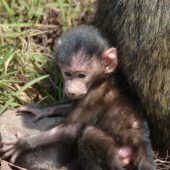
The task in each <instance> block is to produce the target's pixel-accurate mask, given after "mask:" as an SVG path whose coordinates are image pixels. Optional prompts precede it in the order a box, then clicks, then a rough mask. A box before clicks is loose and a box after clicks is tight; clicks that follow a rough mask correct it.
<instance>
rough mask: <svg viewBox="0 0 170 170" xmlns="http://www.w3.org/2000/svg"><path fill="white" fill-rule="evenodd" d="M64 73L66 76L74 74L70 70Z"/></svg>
mask: <svg viewBox="0 0 170 170" xmlns="http://www.w3.org/2000/svg"><path fill="white" fill-rule="evenodd" d="M64 75H65V76H66V77H71V76H72V74H71V73H70V72H68V71H65V72H64Z"/></svg>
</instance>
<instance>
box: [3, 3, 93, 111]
mask: <svg viewBox="0 0 170 170" xmlns="http://www.w3.org/2000/svg"><path fill="white" fill-rule="evenodd" d="M93 6H94V0H91V1H90V0H82V1H81V0H0V94H1V95H0V114H2V113H3V112H4V111H5V110H6V109H7V108H16V107H18V106H20V105H23V104H26V103H31V102H33V103H43V104H48V103H52V102H55V101H56V100H62V98H63V95H62V91H61V86H62V85H61V82H60V79H59V76H58V75H57V73H56V72H55V65H54V64H53V63H54V62H53V61H54V60H53V57H52V52H51V46H52V43H53V40H54V38H56V37H58V36H59V35H60V34H61V33H62V32H63V31H64V30H67V29H68V28H70V27H72V26H74V25H78V24H81V23H87V22H90V21H91V20H92V17H93V11H94V10H93Z"/></svg>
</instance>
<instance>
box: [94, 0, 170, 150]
mask: <svg viewBox="0 0 170 170" xmlns="http://www.w3.org/2000/svg"><path fill="white" fill-rule="evenodd" d="M95 24H96V25H97V27H98V28H99V29H100V30H101V31H102V32H103V34H104V35H106V36H107V37H108V39H109V40H110V41H111V43H112V45H117V47H118V50H119V52H120V57H121V59H120V60H121V67H120V68H121V72H122V73H123V76H124V77H125V78H126V80H127V82H128V83H129V85H130V87H131V88H132V89H133V90H134V89H135V90H136V94H137V96H138V97H139V99H140V100H141V103H142V105H143V108H144V109H145V111H146V113H147V118H148V121H149V125H150V127H151V133H152V134H151V135H152V140H153V143H154V144H155V146H157V147H159V148H160V147H161V148H162V147H165V148H169V146H170V123H169V122H170V0H149V1H148V0H105V1H103V0H98V8H97V14H96V17H95ZM115 40H116V41H115Z"/></svg>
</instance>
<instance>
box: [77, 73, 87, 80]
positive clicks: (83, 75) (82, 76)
mask: <svg viewBox="0 0 170 170" xmlns="http://www.w3.org/2000/svg"><path fill="white" fill-rule="evenodd" d="M78 76H79V78H81V79H83V78H85V77H86V75H85V74H79V75H78Z"/></svg>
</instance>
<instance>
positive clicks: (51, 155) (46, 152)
mask: <svg viewBox="0 0 170 170" xmlns="http://www.w3.org/2000/svg"><path fill="white" fill-rule="evenodd" d="M60 120H61V119H59V118H57V117H52V118H44V119H41V120H39V121H38V122H36V123H34V122H33V121H32V119H31V115H30V114H25V113H22V114H17V113H16V112H15V111H13V110H8V111H6V112H5V113H4V114H3V115H2V116H0V133H1V137H2V140H9V139H10V140H11V139H15V134H16V133H17V132H21V134H23V135H31V134H36V133H39V132H41V131H45V130H47V129H50V128H52V127H54V126H56V125H57V124H58V123H59V121H60ZM57 153H58V152H57V147H56V144H53V145H48V146H42V147H38V148H36V149H34V150H30V151H27V152H25V153H22V154H21V155H20V156H19V157H18V158H17V161H16V165H18V166H21V167H24V168H27V169H28V170H66V168H65V167H60V164H59V162H58V161H57V160H58V154H57Z"/></svg>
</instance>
